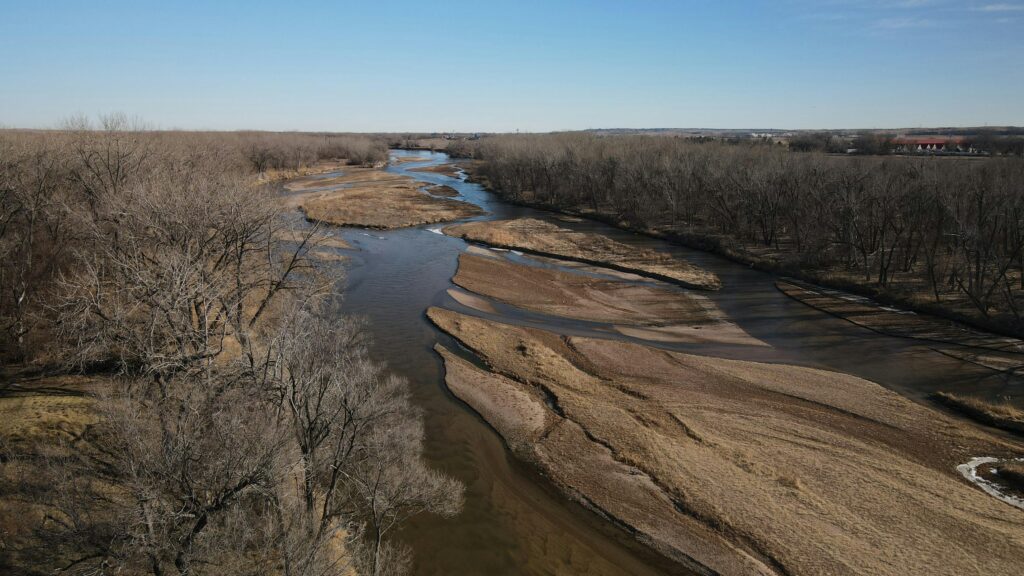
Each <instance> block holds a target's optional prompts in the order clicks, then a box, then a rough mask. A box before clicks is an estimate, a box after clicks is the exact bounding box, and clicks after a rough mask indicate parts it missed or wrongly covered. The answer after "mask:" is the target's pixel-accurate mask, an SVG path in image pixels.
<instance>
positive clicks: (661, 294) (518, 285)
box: [453, 254, 764, 345]
mask: <svg viewBox="0 0 1024 576" xmlns="http://www.w3.org/2000/svg"><path fill="white" fill-rule="evenodd" d="M510 280H513V281H510ZM453 282H455V284H457V285H459V286H461V287H463V288H465V289H467V290H470V291H472V292H475V293H478V294H483V295H484V296H488V297H490V298H494V299H496V300H500V301H502V302H505V303H507V304H511V305H513V306H518V307H520V308H525V309H527V310H533V311H535V312H540V313H543V314H550V315H553V316H562V317H568V318H578V319H581V320H587V321H591V322H606V323H608V324H615V325H616V327H615V328H616V330H618V331H619V332H620V333H622V334H625V335H628V336H633V337H636V338H643V339H648V340H659V341H675V342H679V341H683V342H698V341H699V342H711V341H714V342H724V343H730V344H750V345H764V343H763V342H761V341H760V340H756V339H754V338H752V337H751V336H749V335H748V334H746V332H744V331H743V330H742V329H740V328H739V327H738V326H736V325H735V324H733V323H731V322H728V321H726V320H725V318H724V315H723V314H722V313H721V312H720V311H719V310H718V308H717V307H716V306H715V305H714V303H712V302H711V301H710V300H709V299H708V298H707V297H706V296H703V295H700V294H695V293H692V292H684V291H683V290H680V289H674V288H673V287H670V286H665V288H658V287H655V286H650V285H641V284H630V283H627V282H620V281H616V280H608V279H604V278H595V277H593V276H588V275H584V274H574V273H569V272H563V271H560V270H554V269H550V268H539V267H533V266H524V265H521V264H515V263H512V262H509V261H507V260H504V259H500V258H493V257H487V256H477V255H473V254H462V255H461V256H460V257H459V270H458V273H457V274H456V275H455V278H453Z"/></svg>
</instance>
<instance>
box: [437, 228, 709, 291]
mask: <svg viewBox="0 0 1024 576" xmlns="http://www.w3.org/2000/svg"><path fill="white" fill-rule="evenodd" d="M444 233H445V234H448V235H449V236H455V237H458V238H463V239H466V240H469V241H472V242H481V243H484V244H490V245H491V246H497V247H500V248H510V249H515V250H523V251H529V252H531V253H536V254H541V255H545V256H553V257H557V258H565V259H569V260H576V261H578V262H585V263H590V264H597V265H600V266H605V267H609V268H614V269H619V270H624V271H628V272H636V273H639V274H643V275H645V276H648V277H651V278H656V279H659V280H665V281H668V282H673V283H676V284H680V285H683V286H686V287H689V288H699V289H704V290H716V289H718V288H719V287H720V286H721V282H720V281H719V279H718V277H717V276H715V275H714V274H713V273H711V272H708V271H706V270H703V269H701V268H698V267H696V266H694V265H692V264H690V263H688V262H684V261H682V260H678V259H675V258H672V257H671V256H668V255H666V254H662V253H660V252H654V251H651V250H642V249H636V248H634V247H631V246H627V245H625V244H622V243H620V242H616V241H615V240H612V239H611V238H607V237H605V236H601V235H599V234H591V233H584V232H574V231H572V230H569V229H567V228H562V227H559V226H556V225H554V224H550V223H548V222H543V221H541V220H536V219H532V218H522V219H518V220H491V221H485V222H469V223H466V224H458V225H454V226H448V227H446V228H445V229H444Z"/></svg>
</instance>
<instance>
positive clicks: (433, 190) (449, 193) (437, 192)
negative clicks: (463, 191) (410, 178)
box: [427, 184, 459, 198]
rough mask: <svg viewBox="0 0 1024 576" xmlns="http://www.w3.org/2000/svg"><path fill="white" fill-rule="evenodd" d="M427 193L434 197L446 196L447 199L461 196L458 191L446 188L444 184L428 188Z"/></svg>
mask: <svg viewBox="0 0 1024 576" xmlns="http://www.w3.org/2000/svg"><path fill="white" fill-rule="evenodd" d="M427 192H428V193H430V194H433V195H434V196H445V197H447V198H454V197H456V196H458V195H459V191H458V190H456V189H455V188H452V187H451V186H445V185H443V184H438V185H436V186H431V187H429V188H427Z"/></svg>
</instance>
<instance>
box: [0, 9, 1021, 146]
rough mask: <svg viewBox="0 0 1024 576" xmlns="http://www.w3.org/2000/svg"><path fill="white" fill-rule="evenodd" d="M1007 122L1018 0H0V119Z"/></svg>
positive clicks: (52, 122)
mask: <svg viewBox="0 0 1024 576" xmlns="http://www.w3.org/2000/svg"><path fill="white" fill-rule="evenodd" d="M108 112H123V113H126V114H129V115H132V116H137V117H140V118H142V119H143V120H145V121H146V122H148V123H149V124H150V125H152V126H154V127H158V128H195V129H240V128H258V129H269V130H292V129H296V130H346V131H420V130H423V131H434V130H439V131H440V130H458V131H511V130H517V129H518V130H523V131H546V130H561V129H582V128H600V127H721V128H755V127H761V128H768V127H778V128H839V127H855V128H856V127H897V126H934V125H985V124H989V125H1005V124H1015V125H1024V0H1019V1H1005V2H1003V1H995V0H993V1H986V0H977V1H976V0H958V1H947V0H904V1H883V0H824V1H817V2H814V1H810V0H775V1H753V0H749V1H714V0H676V1H672V0H649V1H643V0H636V1H632V2H627V1H619V2H612V1H597V0H594V1H582V0H580V1H556V0H548V1H531V0H517V1H515V2H500V3H499V2H491V1H484V0H476V1H472V2H469V1H467V2H456V1H451V2H445V1H434V2H428V1H426V0H418V1H414V2H407V1H401V0H391V1H388V2H370V1H363V2H344V1H335V2H308V1H301V0H300V1H289V2H284V1H281V2H273V3H272V2H259V1H250V2H212V1H208V2H190V1H177V2H167V1H164V2H151V1H147V0H134V1H106V0H92V1H88V2H85V1H82V2H62V1H58V0H51V1H40V0H35V1H32V2H21V1H12V0H0V125H3V126H8V127H52V126H56V125H58V124H59V123H60V122H61V121H62V120H63V119H65V118H67V117H69V116H72V115H75V114H88V115H96V114H102V113H108Z"/></svg>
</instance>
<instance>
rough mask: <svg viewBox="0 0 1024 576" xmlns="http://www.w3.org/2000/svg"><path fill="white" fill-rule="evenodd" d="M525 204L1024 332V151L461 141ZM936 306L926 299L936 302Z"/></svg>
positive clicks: (620, 139)
mask: <svg viewBox="0 0 1024 576" xmlns="http://www.w3.org/2000/svg"><path fill="white" fill-rule="evenodd" d="M457 146H458V149H457V150H453V152H454V153H456V154H458V155H460V156H463V157H472V158H476V159H478V160H481V161H482V162H480V163H479V165H478V166H477V167H476V168H475V174H477V175H478V176H479V177H480V178H482V179H484V180H485V181H486V182H487V183H489V185H490V186H491V187H492V188H494V189H495V190H496V191H498V192H499V193H501V194H503V195H506V196H507V197H509V198H512V199H514V200H517V201H524V202H528V203H536V204H542V205H547V206H552V207H555V208H559V209H570V210H574V211H585V212H588V213H590V214H593V215H597V216H602V217H607V218H610V219H613V220H615V221H616V222H619V221H625V222H626V223H627V224H628V225H630V226H631V227H637V228H644V229H655V230H658V231H661V232H668V233H670V234H674V235H676V236H677V237H680V238H687V239H690V240H691V241H696V242H697V243H698V244H700V245H702V246H711V247H713V248H715V249H717V250H719V251H720V252H724V253H727V254H730V255H732V256H736V257H739V258H740V259H742V260H745V261H751V262H757V263H759V264H764V265H765V266H767V267H770V268H772V269H774V270H778V271H783V272H786V273H790V274H796V275H805V276H806V275H810V276H813V277H814V278H816V279H829V278H831V279H835V280H837V281H841V282H843V283H844V284H848V285H854V286H859V287H863V288H865V289H867V290H868V291H871V292H873V293H880V294H887V295H891V296H896V297H898V298H900V299H902V300H905V301H907V302H918V303H923V304H925V305H928V306H930V307H931V308H932V309H946V310H949V311H951V312H955V313H957V314H958V315H959V314H960V313H961V312H962V313H963V314H965V315H967V316H968V317H970V318H975V319H978V320H979V321H980V322H982V323H985V324H986V325H989V326H998V327H1000V328H1005V329H1006V330H1010V331H1013V332H1015V333H1018V334H1020V333H1024V323H1022V314H1024V308H1022V302H1021V296H1022V293H1024V189H1022V187H1024V160H1021V159H1019V158H976V159H964V158H907V157H847V156H842V157H838V156H831V155H827V154H820V153H805V154H800V153H794V152H790V151H788V150H786V149H785V148H783V147H778V146H764V145H755V144H750V145H744V144H738V145H737V144H726V143H722V142H694V141H689V140H686V139H681V138H668V137H654V136H614V137H597V136H590V135H585V134H572V133H567V134H552V135H539V136H537V135H506V136H493V137H486V138H483V139H481V140H480V141H478V142H460V143H458V145H457ZM929 302H930V304H929Z"/></svg>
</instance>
